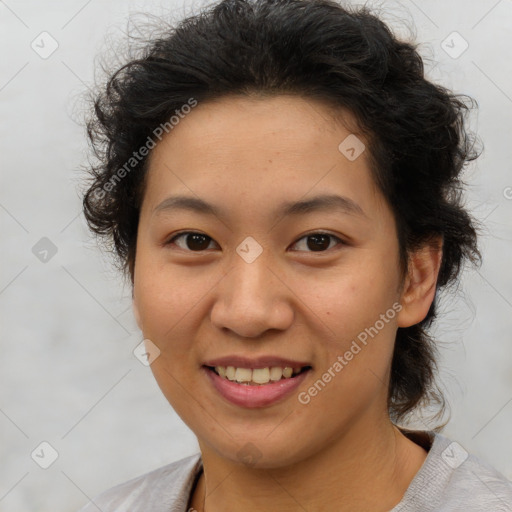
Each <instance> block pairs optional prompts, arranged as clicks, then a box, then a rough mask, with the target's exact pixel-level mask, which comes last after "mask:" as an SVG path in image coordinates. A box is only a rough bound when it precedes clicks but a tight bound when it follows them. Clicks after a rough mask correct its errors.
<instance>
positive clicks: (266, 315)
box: [212, 237, 293, 337]
mask: <svg viewBox="0 0 512 512" xmlns="http://www.w3.org/2000/svg"><path fill="white" fill-rule="evenodd" d="M230 263H231V267H230V268H229V271H228V272H227V274H226V276H225V277H224V279H222V281H221V283H219V290H218V297H217V300H216V302H215V304H214V306H213V310H212V322H213V323H214V324H216V325H217V327H224V328H229V329H231V330H233V331H236V332H237V333H238V334H240V335H242V336H248V337H254V336H258V335H259V334H261V333H262V332H263V331H265V330H267V329H285V328H286V327H287V326H288V325H289V323H290V322H291V319H292V317H293V313H292V311H291V308H290V304H289V301H287V300H286V299H285V296H284V295H283V294H285V293H286V290H287V287H286V286H284V285H283V283H282V282H281V281H280V279H278V278H277V277H276V275H277V274H278V273H279V271H278V269H277V268H272V267H273V266H274V267H275V259H274V258H273V257H272V255H271V254H270V253H269V252H268V250H267V249H263V247H262V246H261V245H260V244H259V243H257V242H256V240H255V239H251V237H248V238H247V239H245V240H244V241H243V242H242V243H241V244H240V245H239V246H238V247H237V248H236V253H234V254H233V257H232V258H231V262H230Z"/></svg>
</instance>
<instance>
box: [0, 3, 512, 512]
mask: <svg viewBox="0 0 512 512" xmlns="http://www.w3.org/2000/svg"><path fill="white" fill-rule="evenodd" d="M163 5H166V7H165V11H166V12H168V13H171V14H172V16H173V17H174V18H175V19H176V18H180V17H182V16H183V15H185V14H187V13H189V12H191V11H196V10H197V9H199V8H200V5H201V4H200V2H194V3H193V4H192V3H186V4H183V3H178V2H176V3H172V2H167V3H164V2H140V1H138V2H136V1H121V0H112V1H109V2H105V1H103V2H101V1H99V0H89V1H83V0H73V1H70V0H67V1H64V0H55V1H51V2H50V1H47V2H41V1H36V0H26V1H16V0H7V1H6V2H3V1H0V45H1V46H0V48H1V50H0V51H1V54H2V58H1V64H0V119H1V123H0V166H1V171H2V172H1V176H2V185H1V187H0V226H1V233H2V238H1V243H2V251H1V254H2V256H1V265H0V308H1V326H2V331H1V333H2V337H1V343H2V345H1V351H2V357H1V358H0V365H1V368H0V371H1V376H2V385H1V388H0V389H1V391H0V432H1V436H2V440H1V443H0V450H1V451H0V460H1V461H2V470H1V477H0V511H2V512H3V511H5V512H7V511H9V512H22V511H23V512H25V511H27V510H38V511H50V510H51V511H53V512H59V511H62V512H64V511H73V510H76V509H77V508H79V507H80V506H81V505H83V504H84V503H85V502H86V501H87V497H93V496H95V495H96V494H98V493H99V492H100V491H102V490H104V489H106V488H108V487H110V486H112V485H114V484H116V483H119V482H121V481H124V480H127V479H129V478H131V477H134V476H137V475H139V474H141V473H144V472H146V471H149V470H151V469H153V468H156V467H158V466H161V465H164V464H166V463H169V462H172V461H174V460H177V459H180V458H182V457H184V456H187V455H190V454H192V453H195V452H197V450H198V447H197V443H196V440H195V436H194V435H193V433H192V432H191V431H190V430H189V429H188V428H187V427H186V426H185V425H184V424H183V423H182V422H181V420H180V419H179V418H178V417H177V415H176V414H175V413H174V411H173V410H172V408H171V407H170V406H169V405H168V403H167V402H166V400H165V399H164V397H163V396H162V395H161V393H160V390H159V389H158V387H157V385H156V383H155V382H154V380H153V377H152V375H151V372H150V370H149V368H147V367H145V366H143V365H142V364H141V363H140V362H139V361H138V360H137V359H136V358H135V357H134V355H133V353H132V351H133V349H134V348H135V346H136V345H137V344H138V343H139V342H140V341H141V339H142V337H141V335H140V333H139V332H138V330H137V328H136V324H135V322H134V319H133V317H132V312H131V309H130V308H131V301H130V289H129V287H128V286H124V285H123V284H122V282H121V280H120V278H119V276H118V275H117V274H116V273H115V271H114V270H113V268H112V267H111V266H110V263H109V261H108V259H106V258H105V255H104V254H102V253H101V252H100V251H99V250H98V249H97V248H96V246H95V244H94V241H93V239H91V237H90V236H89V233H88V231H87V230H86V227H85V223H84V219H83V216H82V215H81V213H80V206H81V205H80V199H79V196H78V190H79V189H78V186H79V183H80V180H81V177H82V174H81V173H80V172H79V170H78V169H79V166H80V165H81V164H83V163H84V162H85V154H86V149H87V146H86V140H85V137H84V130H83V127H81V126H80V125H79V120H80V116H81V109H82V103H81V100H80V95H81V94H82V93H83V91H84V90H85V89H86V87H88V86H90V85H91V84H92V83H93V81H94V76H95V57H96V55H97V54H98V52H100V51H105V50H106V49H107V48H108V46H106V37H107V34H110V37H113V38H114V39H116V38H119V37H122V32H123V31H124V29H125V28H126V21H127V17H128V15H129V14H130V13H133V12H135V11H147V12H151V13H154V14H160V13H162V12H163V11H164V9H163V7H162V6H163ZM380 5H381V6H382V7H383V9H384V11H385V14H384V18H385V19H386V20H387V21H389V22H390V23H392V24H393V25H394V26H396V27H397V30H398V32H399V33H401V34H404V35H407V30H406V28H405V27H406V26H405V25H404V23H403V22H401V21H400V19H401V18H403V19H405V20H408V21H409V22H413V23H414V25H415V26H416V31H417V39H418V40H419V41H420V42H421V46H420V49H421V53H422V55H423V56H424V57H425V58H426V59H427V62H426V67H427V71H428V74H429V76H430V77H431V78H432V79H433V80H435V81H437V82H441V83H443V84H444V85H446V86H448V87H449V88H452V89H454V90H455V91H457V92H461V93H467V94H470V95H471V96H473V97H475V98H476V99H477V100H478V102H479V105H480V109H479V112H478V114H477V115H474V116H473V117H472V119H471V126H472V128H473V129H475V130H477V131H478V134H479V136H480V138H481V139H482V141H483V143H484V145H485V152H484V154H483V156H482V157H481V158H480V159H479V161H478V163H477V164H476V165H471V166H470V167H469V168H468V170H467V173H466V179H467V181H468V184H469V190H468V195H467V198H468V205H469V206H470V208H471V210H472V211H473V213H474V215H475V216H476V217H477V218H478V219H480V220H485V224H486V229H487V232H486V233H485V234H484V236H483V237H482V239H481V244H482V251H483V256H484V264H483V266H482V267H481V269H480V270H478V271H475V270H468V272H467V273H466V274H465V276H464V279H463V281H462V285H461V287H460V289H459V291H458V292H457V293H456V294H455V295H451V296H449V297H446V300H445V302H444V304H443V307H442V311H441V313H442V318H441V319H440V321H439V323H438V324H437V327H436V329H435V333H436V335H437V336H438V338H439V339H440V340H441V343H440V346H441V349H442V355H443V357H442V360H441V364H440V367H441V375H440V381H441V382H442V383H443V386H444V388H445V390H446V395H447V398H448V400H449V402H450V403H451V406H452V417H451V421H450V422H449V424H448V426H447V428H446V429H445V432H444V433H445V435H448V436H450V437H452V438H453V439H456V440H457V441H458V442H459V443H461V444H462V445H463V446H464V447H465V448H466V449H467V450H468V451H470V452H473V453H475V454H476V455H479V456H480V457H482V458H484V459H485V460H487V461H488V462H489V463H491V464H492V465H494V466H495V467H496V468H497V469H499V470H500V471H502V472H503V473H504V474H505V475H507V476H508V477H509V478H512V441H511V437H510V431H511V425H512V403H511V402H512V357H511V356H512V348H511V335H510V332H511V330H512V270H511V257H510V254H511V249H512V189H510V188H507V187H512V173H511V161H512V149H511V148H512V144H511V141H510V120H511V114H512V60H511V59H510V51H511V49H512V28H511V27H512V1H510V0H501V1H496V0H485V1H483V0H482V1H479V2H472V3H469V2H466V1H464V0H456V1H454V0H452V1H450V2H445V1H424V2H421V3H420V2H419V1H418V0H417V1H416V2H412V1H409V0H404V1H403V2H381V3H380ZM43 31H47V32H48V33H49V34H51V36H52V37H53V38H54V39H55V40H56V41H57V42H58V45H59V47H58V49H57V50H56V51H55V52H54V53H53V54H52V55H50V56H49V57H48V58H46V59H43V58H41V57H40V55H39V54H38V53H36V52H35V51H34V50H33V49H32V48H31V42H32V41H34V40H35V44H38V45H39V47H42V46H43V44H44V48H45V49H46V50H48V48H50V40H49V39H46V40H44V41H43V42H41V37H43V36H39V34H40V33H41V32H43ZM453 31H457V32H458V33H460V34H461V36H462V37H463V38H464V39H465V40H466V41H467V42H468V44H469V47H468V49H467V50H466V51H465V52H464V53H463V54H462V55H460V56H458V57H457V58H453V57H452V56H449V55H448V54H447V53H446V52H445V51H444V50H443V49H442V47H441V43H442V41H443V40H445V39H446V38H447V37H448V36H449V35H450V34H451V33H452V32H453ZM451 41H454V42H453V43H452V42H451ZM448 43H449V44H450V45H451V46H454V50H453V51H456V50H458V49H459V48H461V46H460V44H461V43H460V41H459V42H458V41H457V40H454V39H453V36H451V39H450V38H449V39H448ZM42 50H43V48H41V50H40V51H42ZM43 237H47V238H48V239H49V240H51V242H52V244H54V246H55V247H56V249H57V253H56V254H54V255H52V253H51V252H49V253H48V255H47V256H46V259H47V261H46V262H45V261H41V260H40V258H43V259H44V257H45V256H44V253H41V251H42V250H44V248H45V246H44V244H48V242H44V241H43V242H40V240H41V239H42V238H43ZM38 243H39V244H43V245H42V246H39V245H36V244H38ZM34 246H36V248H38V250H35V252H36V253H38V251H39V258H38V257H36V254H34V252H33V247H34ZM418 425H419V427H420V428H421V427H422V426H423V427H425V425H424V424H422V423H421V421H420V420H418ZM42 441H46V442H49V443H50V444H51V445H52V446H53V447H54V449H55V450H56V451H57V452H58V458H57V460H56V461H55V463H53V464H52V465H51V466H50V467H49V468H48V469H42V468H40V467H39V466H38V465H37V464H36V462H35V461H34V460H33V459H32V458H31V453H32V452H33V450H34V449H36V447H38V446H39V445H40V443H41V442H42ZM40 450H41V449H39V451H36V453H39V454H40V458H39V461H42V460H43V459H44V458H45V457H46V459H45V460H47V461H48V460H49V459H47V457H49V453H50V452H49V451H48V449H47V448H46V449H44V448H43V452H41V451H40ZM45 450H46V451H45ZM41 453H44V456H41ZM35 458H36V459H37V456H35Z"/></svg>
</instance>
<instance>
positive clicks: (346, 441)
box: [190, 420, 427, 512]
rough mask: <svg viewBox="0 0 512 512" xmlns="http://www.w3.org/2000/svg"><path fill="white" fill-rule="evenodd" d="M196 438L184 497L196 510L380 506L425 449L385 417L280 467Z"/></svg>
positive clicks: (399, 491) (344, 511) (386, 505)
mask: <svg viewBox="0 0 512 512" xmlns="http://www.w3.org/2000/svg"><path fill="white" fill-rule="evenodd" d="M199 444H200V448H201V453H202V459H203V467H204V472H203V474H202V475H201V477H200V479H199V482H198V485H197V486H196V489H195V492H194V494H193V496H192V500H191V503H190V505H191V507H192V508H193V509H195V511H197V512H220V511H225V510H244V512H256V511H260V510H280V511H281V512H295V511H297V510H298V509H304V510H308V512H323V511H328V510H337V511H339V512H348V511H350V512H357V511H361V512H362V511H365V512H367V511H368V510H372V511H375V512H380V511H382V512H385V511H389V510H390V509H392V508H393V507H394V506H395V505H397V504H398V503H399V502H400V500H401V499H402V497H403V495H404V493H405V491H406V490H407V487H408V486H409V484H410V483H411V480H412V479H413V478H414V476H415V474H416V473H417V471H418V470H419V468H420V467H421V465H422V464H423V462H424V460H425V458H426V455H427V453H426V452H425V450H424V449H423V448H421V447H420V446H418V445H416V444H415V443H414V442H412V441H411V440H409V439H408V438H407V437H405V436H404V435H403V434H402V433H401V432H400V431H399V430H398V429H397V428H396V427H395V426H394V425H393V424H392V423H391V422H390V421H389V420H388V421H387V422H385V423H384V424H383V425H382V426H381V427H380V428H379V429H378V430H377V431H376V429H375V425H372V426H371V428H367V429H363V428H360V427H358V428H353V429H352V430H351V431H350V432H347V433H346V434H345V435H344V436H342V437H341V438H338V439H336V440H335V441H334V442H333V443H331V444H329V446H328V447H327V448H326V449H325V450H323V451H321V452H318V453H316V454H315V455H314V456H312V457H309V458H307V459H304V460H301V461H299V462H297V463H295V464H293V465H291V466H286V467H280V468H270V469H260V468H253V467H247V466H244V465H241V464H240V463H235V462H233V461H231V460H229V459H225V458H221V457H219V455H218V453H216V452H214V451H212V450H211V449H209V448H208V447H207V446H204V445H203V444H202V443H201V442H200V443H199Z"/></svg>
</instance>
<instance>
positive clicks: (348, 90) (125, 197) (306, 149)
mask: <svg viewBox="0 0 512 512" xmlns="http://www.w3.org/2000/svg"><path fill="white" fill-rule="evenodd" d="M466 109H467V105H466V104H465V103H464V102H463V98H459V97H456V96H454V95H452V94H451V93H450V92H449V91H447V90H446V89H444V88H442V87H440V86H436V85H434V84H432V83H430V82H429V81H428V80H426V79H425V77H424V75H423V64H422V60H421V58H420V56H419V55H418V53H417V52H416V51H415V48H414V46H412V45H411V44H409V43H405V42H401V41H399V40H397V39H396V38H395V37H394V36H393V34H392V33H391V32H390V31H389V29H388V28H387V27H386V26H385V25H384V24H383V23H382V22H381V21H380V20H379V19H377V18H376V17H375V16H373V15H371V14H370V13H369V12H367V11H366V10H365V9H359V10H353V11H349V10H346V9H344V8H342V7H341V6H340V5H338V4H337V3H334V2H330V1H326V0H321V1H314V0H255V1H248V0H226V1H223V2H220V3H218V4H216V5H213V6H212V7H210V8H208V9H205V10H204V11H203V12H202V13H201V14H200V15H199V16H196V17H191V18H189V19H187V20H185V21H183V22H182V23H181V24H180V26H179V27H177V28H176V29H175V30H170V31H169V32H168V33H167V34H166V35H164V36H163V37H161V38H159V39H155V40H154V41H153V42H151V43H150V44H148V46H147V47H146V48H145V50H144V54H143V55H142V56H141V57H140V58H139V59H137V60H133V61H131V62H129V63H128V64H127V65H126V66H124V67H123V68H121V69H120V70H118V71H117V72H116V73H115V74H114V75H113V76H112V77H111V78H110V81H109V84H108V87H107V88H106V90H105V91H104V93H102V94H100V96H99V97H98V98H97V99H96V103H95V118H93V119H91V121H90V123H89V135H90V137H91V141H92V144H93V147H94V149H95V151H96V154H97V156H98V157H99V162H98V165H97V166H96V167H94V168H93V169H92V176H93V182H92V183H91V184H90V187H89V188H88V190H87V192H86V194H85V197H84V212H85V215H86V218H87V221H88V223H89V225H90V227H91V229H92V230H93V231H94V232H95V233H97V234H98V235H100V236H103V237H106V239H107V240H110V241H112V242H113V244H114V247H115V250H116V253H117V255H118V257H119V262H120V263H121V267H122V269H123V270H124V271H125V273H126V275H127V276H129V277H130V280H131V284H132V287H133V288H132V290H133V306H134V313H135V316H136V319H137V323H138V325H139V327H140V329H141V331H142V334H143V336H144V338H145V340H144V343H145V344H144V347H145V348H144V349H143V350H142V353H141V357H145V358H146V359H147V362H148V364H150V365H151V369H152V371H153V374H154V376H155V378H156V380H157V382H158V384H159V386H160V388H161V390H162V392H163V393H164V395H165V396H166V398H167V399H168V401H169V402H170V404H171V405H172V407H173V408H174V409H175V410H176V411H177V413H178V414H179V415H180V417H181V418H182V419H183V421H184V422H185V423H186V424H187V425H188V426H189V427H190V428H191V429H192V431H193V432H194V433H195V434H196V436H197V438H198V442H199V446H200V450H201V453H200V454H198V455H195V456H192V457H188V458H186V459H183V460H180V461H178V462H175V463H172V464H170V465H168V466H165V467H163V468H160V469H157V470H155V471H153V472H151V473H149V474H146V475H143V476H141V477H138V478H136V479H134V480H132V481H130V482H127V483H125V484H121V485H119V486H117V487H115V488H113V489H111V490H109V491H106V492H105V493H103V494H102V495H101V496H100V497H98V498H96V499H95V500H94V502H91V503H90V504H89V505H86V506H85V508H84V509H83V511H84V512H85V511H86V512H89V511H92V510H97V508H100V509H101V510H102V511H103V512H107V511H108V512H110V511H117V512H121V511H128V510H129V511H143V510H144V511H148V510H151V511H153V512H155V511H170V510H174V511H185V510H195V511H198V512H203V511H207V512H217V511H221V510H222V511H225V510H237V511H238V510H243V511H244V512H252V511H261V510H279V511H296V510H307V511H309V512H315V511H323V510H336V511H351V512H353V511H374V512H381V511H382V512H384V511H390V510H392V511H393V512H398V511H400V512H405V511H408V512H412V511H422V512H426V511H449V510H465V511H482V510H485V511H491V510H492V511H496V510H510V508H511V505H512V488H511V483H510V482H508V481H507V480H506V479H505V477H504V476H502V475H501V474H499V473H498V472H497V471H496V470H494V469H493V468H491V467H489V466H488V465H486V464H485V463H484V462H482V461H480V460H478V459H477V458H476V457H474V456H472V455H469V454H468V453H467V452H466V451H465V450H464V448H462V447H461V446H460V445H459V444H458V443H456V442H452V441H451V440H449V439H447V438H445V437H444V436H442V435H440V434H439V433H438V430H439V429H434V430H429V431H411V430H407V429H405V428H404V427H403V426H399V425H400V423H402V424H404V423H405V420H406V419H407V418H408V417H409V416H410V414H411V413H413V412H414V411H416V410H417V409H418V408H419V407H421V406H425V405H432V404H434V405H435V404H436V403H437V404H438V405H439V406H440V412H442V406H443V400H442V396H441V395H440V393H439V392H438V390H437V388H436V387H435V383H434V380H433V377H434V374H435V346H434V340H432V339H431V338H430V337H429V335H428V332H427V328H428V327H429V326H430V325H431V323H432V320H433V319H434V318H435V314H436V307H437V300H436V292H437V290H439V289H441V288H443V287H446V286H447V285H450V284H453V283H456V281H457V278H458V276H459V271H460V269H461V267H462V264H463V263H464V262H465V261H466V260H467V261H470V262H472V263H474V264H477V263H478V262H479V261H480V253H479V251H478V247H477V236H476V226H475V221H474V220H473V219H472V218H471V216H470V215H469V214H468V212H466V211H465V209H464V208H463V206H462V200H461V190H462V187H461V182H460V181H459V177H460V173H461V172H462V169H463V167H464V165H465V163H466V162H468V161H470V160H472V159H475V158H476V157H477V154H476V152H475V151H474V149H473V146H472V144H471V140H470V138H469V137H468V135H467V133H466V131H465V128H464V122H463V119H464V114H465V111H466Z"/></svg>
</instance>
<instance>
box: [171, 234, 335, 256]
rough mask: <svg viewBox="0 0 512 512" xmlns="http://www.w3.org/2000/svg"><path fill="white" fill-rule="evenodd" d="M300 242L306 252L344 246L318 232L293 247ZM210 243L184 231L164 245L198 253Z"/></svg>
mask: <svg viewBox="0 0 512 512" xmlns="http://www.w3.org/2000/svg"><path fill="white" fill-rule="evenodd" d="M181 238H183V239H184V240H185V241H184V243H183V244H181V245H180V244H178V243H176V240H179V239H181ZM302 240H307V242H306V247H307V248H308V249H309V251H306V252H325V251H326V250H328V249H331V248H332V246H331V241H337V242H338V245H340V244H341V245H343V244H344V242H343V240H341V239H340V238H338V237H337V236H334V235H331V234H330V233H323V232H320V231H319V232H315V233H310V234H308V235H305V236H303V237H302V238H299V240H297V241H296V242H295V243H294V244H293V245H298V244H299V243H300V242H301V241H302ZM210 242H214V240H213V239H212V238H211V237H209V236H208V235H205V234H203V233H199V232H196V231H184V232H182V233H178V234H177V235H175V236H174V237H173V238H171V239H170V240H169V241H168V242H166V244H165V245H171V244H172V243H175V244H176V245H177V246H178V247H179V248H180V249H183V250H190V251H193V252H200V251H203V250H206V249H208V246H209V245H210ZM292 247H293V246H292Z"/></svg>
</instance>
